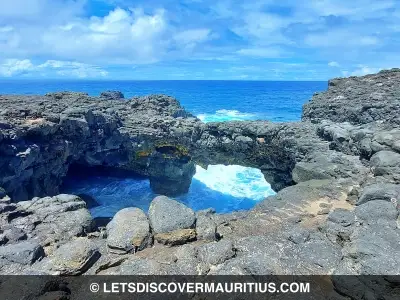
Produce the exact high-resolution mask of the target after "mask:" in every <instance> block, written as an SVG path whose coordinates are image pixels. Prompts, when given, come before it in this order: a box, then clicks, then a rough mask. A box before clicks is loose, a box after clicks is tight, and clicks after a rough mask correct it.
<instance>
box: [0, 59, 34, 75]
mask: <svg viewBox="0 0 400 300" xmlns="http://www.w3.org/2000/svg"><path fill="white" fill-rule="evenodd" d="M33 69H34V65H33V64H32V62H31V61H30V60H29V59H24V60H18V59H6V60H5V61H3V63H1V64H0V75H1V76H4V77H11V76H14V75H18V74H22V73H24V72H27V71H31V70H33Z"/></svg>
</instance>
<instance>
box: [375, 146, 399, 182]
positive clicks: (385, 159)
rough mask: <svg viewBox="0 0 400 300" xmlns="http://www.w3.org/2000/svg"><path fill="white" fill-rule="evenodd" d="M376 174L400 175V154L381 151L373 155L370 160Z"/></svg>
mask: <svg viewBox="0 0 400 300" xmlns="http://www.w3.org/2000/svg"><path fill="white" fill-rule="evenodd" d="M370 163H371V166H372V167H373V168H374V174H375V175H376V176H380V175H390V174H393V173H395V174H400V154H399V153H396V152H392V151H379V152H377V153H375V154H374V155H372V157H371V160H370Z"/></svg>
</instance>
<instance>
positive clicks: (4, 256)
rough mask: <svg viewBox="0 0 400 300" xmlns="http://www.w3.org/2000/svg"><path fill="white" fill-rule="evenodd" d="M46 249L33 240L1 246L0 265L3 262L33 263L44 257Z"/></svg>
mask: <svg viewBox="0 0 400 300" xmlns="http://www.w3.org/2000/svg"><path fill="white" fill-rule="evenodd" d="M44 255H45V254H44V250H43V248H42V246H40V244H38V243H37V242H35V241H33V240H29V241H24V242H21V243H18V244H13V245H7V246H2V247H0V266H2V265H3V262H6V263H17V264H21V265H31V264H33V263H34V262H35V261H37V260H38V259H40V258H42V257H44Z"/></svg>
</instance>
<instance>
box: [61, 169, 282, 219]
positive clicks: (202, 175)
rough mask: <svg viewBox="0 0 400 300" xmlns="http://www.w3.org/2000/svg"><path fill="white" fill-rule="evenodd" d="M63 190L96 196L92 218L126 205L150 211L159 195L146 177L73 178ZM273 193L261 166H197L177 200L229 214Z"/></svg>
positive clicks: (195, 206) (247, 207)
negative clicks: (186, 187)
mask: <svg viewBox="0 0 400 300" xmlns="http://www.w3.org/2000/svg"><path fill="white" fill-rule="evenodd" d="M63 192H66V193H70V194H78V195H79V194H83V195H86V196H90V197H92V198H94V199H95V200H96V202H98V204H99V206H96V207H93V208H91V209H90V211H91V213H92V215H93V217H112V216H113V215H114V214H115V213H117V212H118V211H119V210H121V209H123V208H125V207H139V208H141V209H143V210H144V211H147V210H148V208H149V205H150V202H151V200H152V199H153V198H154V197H156V196H157V195H156V194H154V193H153V192H152V191H151V189H150V184H149V180H147V179H139V178H125V179H121V178H117V177H108V176H107V177H105V176H102V177H99V176H94V177H93V176H92V177H87V178H79V179H74V178H70V179H68V180H67V181H66V185H65V188H64V191H63ZM274 194H275V192H274V191H273V190H272V189H271V186H270V185H269V184H268V183H267V182H266V181H265V179H264V176H263V175H262V173H261V171H260V170H258V169H253V168H246V167H242V166H235V165H230V166H224V165H212V166H209V167H208V169H207V170H205V169H203V168H202V167H200V166H197V167H196V174H195V176H194V177H193V180H192V184H191V186H190V189H189V192H188V193H187V194H185V195H182V196H180V197H177V200H179V201H181V202H182V203H184V204H186V205H188V206H189V207H191V208H192V209H194V210H196V211H198V210H202V209H207V208H211V207H212V208H214V209H215V210H216V211H217V212H219V213H227V212H232V211H237V210H244V209H251V208H252V207H253V206H254V205H255V204H256V203H257V202H258V201H261V200H263V199H265V198H266V197H268V196H270V195H274Z"/></svg>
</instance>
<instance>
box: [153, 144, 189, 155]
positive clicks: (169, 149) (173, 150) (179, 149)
mask: <svg viewBox="0 0 400 300" xmlns="http://www.w3.org/2000/svg"><path fill="white" fill-rule="evenodd" d="M156 150H157V151H158V152H161V153H162V154H163V155H164V156H165V157H166V158H170V157H171V156H179V157H180V156H189V149H188V148H186V147H185V146H182V145H172V144H159V145H157V146H156Z"/></svg>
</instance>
